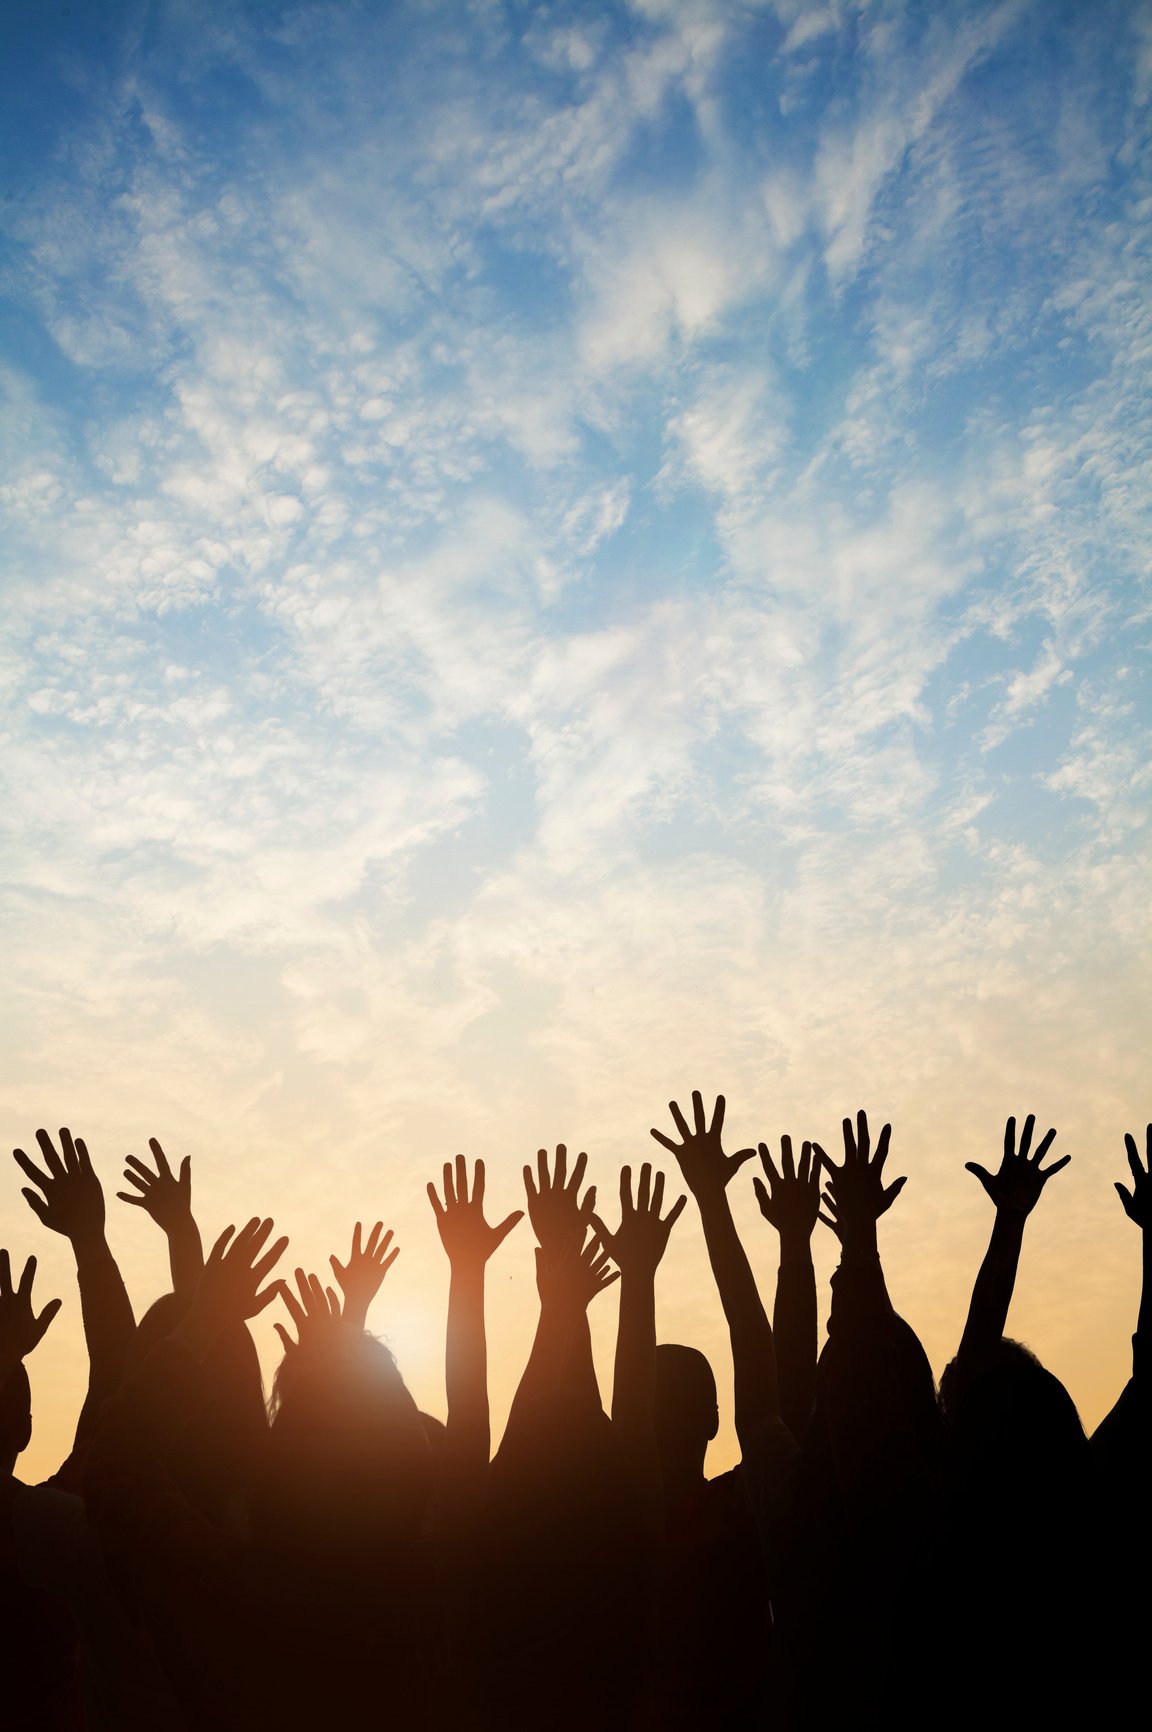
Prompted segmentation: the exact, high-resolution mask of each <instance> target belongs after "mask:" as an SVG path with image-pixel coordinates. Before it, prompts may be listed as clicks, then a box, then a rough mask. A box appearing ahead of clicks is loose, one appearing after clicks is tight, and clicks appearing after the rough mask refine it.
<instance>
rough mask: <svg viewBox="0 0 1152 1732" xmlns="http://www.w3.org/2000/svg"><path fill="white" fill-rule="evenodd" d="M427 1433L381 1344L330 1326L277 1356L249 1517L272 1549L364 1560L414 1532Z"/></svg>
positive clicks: (424, 1494) (426, 1472) (425, 1471)
mask: <svg viewBox="0 0 1152 1732" xmlns="http://www.w3.org/2000/svg"><path fill="white" fill-rule="evenodd" d="M430 1474H431V1465H430V1449H429V1442H428V1433H427V1430H426V1428H425V1424H424V1420H423V1418H422V1416H421V1414H420V1411H419V1409H418V1408H417V1406H416V1403H415V1402H414V1401H413V1399H412V1397H411V1395H410V1394H409V1393H408V1390H407V1388H406V1387H405V1384H404V1380H403V1378H402V1377H401V1375H400V1372H399V1371H398V1369H397V1367H396V1361H395V1359H394V1358H393V1357H392V1354H391V1353H390V1352H389V1351H388V1349H387V1347H385V1346H384V1344H383V1343H382V1342H380V1341H377V1340H376V1339H375V1337H374V1336H372V1335H368V1334H366V1333H365V1332H364V1331H362V1330H356V1329H343V1328H341V1329H338V1330H335V1331H333V1333H332V1334H331V1336H329V1337H328V1338H327V1339H325V1340H323V1341H321V1342H305V1344H304V1345H303V1346H302V1347H294V1348H292V1349H291V1350H290V1351H289V1352H288V1353H286V1354H285V1355H284V1358H283V1360H282V1361H281V1364H280V1369H279V1370H278V1371H277V1373H276V1383H275V1388H274V1391H273V1397H272V1429H271V1434H270V1451H269V1473H268V1476H267V1481H266V1485H265V1487H264V1489H263V1491H262V1494H261V1496H260V1498H259V1508H258V1511H257V1521H258V1528H259V1532H260V1535H261V1538H262V1539H263V1540H264V1542H265V1543H266V1544H268V1545H270V1546H272V1547H275V1548H279V1547H282V1546H284V1545H288V1546H289V1547H291V1546H303V1547H305V1548H306V1549H308V1550H309V1551H310V1552H312V1553H313V1555H315V1554H317V1553H321V1554H325V1553H326V1554H329V1555H339V1554H346V1553H348V1552H355V1553H360V1554H365V1553H367V1552H369V1551H371V1550H373V1549H374V1548H375V1549H378V1548H379V1546H380V1545H381V1544H387V1543H388V1542H392V1541H397V1540H408V1539H411V1538H413V1537H414V1536H415V1535H416V1533H417V1532H418V1531H419V1527H420V1522H421V1519H422V1517H423V1514H424V1509H425V1505H426V1503H427V1498H428V1487H429V1479H430Z"/></svg>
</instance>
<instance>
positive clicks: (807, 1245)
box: [780, 1228, 812, 1267]
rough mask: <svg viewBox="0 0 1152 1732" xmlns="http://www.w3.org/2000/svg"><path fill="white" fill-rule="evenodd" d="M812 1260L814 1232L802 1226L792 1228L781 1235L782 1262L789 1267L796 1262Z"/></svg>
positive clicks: (805, 1262) (801, 1262)
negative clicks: (806, 1230)
mask: <svg viewBox="0 0 1152 1732" xmlns="http://www.w3.org/2000/svg"><path fill="white" fill-rule="evenodd" d="M811 1261H812V1234H811V1233H810V1232H805V1231H804V1230H803V1229H802V1228H799V1229H791V1230H789V1231H788V1232H784V1233H781V1235H780V1262H781V1263H782V1264H787V1265H788V1266H789V1267H791V1266H793V1265H795V1264H805V1265H806V1264H808V1263H811Z"/></svg>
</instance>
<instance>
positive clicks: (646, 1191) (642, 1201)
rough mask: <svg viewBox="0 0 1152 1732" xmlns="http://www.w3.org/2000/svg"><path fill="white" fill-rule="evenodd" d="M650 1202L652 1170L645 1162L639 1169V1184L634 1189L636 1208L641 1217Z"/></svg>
mask: <svg viewBox="0 0 1152 1732" xmlns="http://www.w3.org/2000/svg"><path fill="white" fill-rule="evenodd" d="M651 1202H652V1168H651V1165H650V1164H649V1163H648V1162H647V1161H645V1162H644V1165H643V1166H642V1167H641V1168H640V1183H639V1185H638V1186H637V1187H636V1207H637V1209H638V1210H639V1211H640V1213H641V1214H642V1215H646V1214H647V1213H648V1209H649V1206H650V1205H651Z"/></svg>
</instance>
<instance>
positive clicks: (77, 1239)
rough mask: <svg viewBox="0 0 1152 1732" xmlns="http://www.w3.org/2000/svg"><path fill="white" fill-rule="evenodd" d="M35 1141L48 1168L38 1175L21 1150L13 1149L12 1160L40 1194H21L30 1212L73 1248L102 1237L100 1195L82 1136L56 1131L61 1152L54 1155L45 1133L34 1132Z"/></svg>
mask: <svg viewBox="0 0 1152 1732" xmlns="http://www.w3.org/2000/svg"><path fill="white" fill-rule="evenodd" d="M36 1141H37V1142H38V1143H39V1145H40V1153H41V1154H42V1155H43V1157H44V1165H45V1166H46V1167H47V1168H48V1171H47V1172H46V1173H42V1172H41V1171H40V1168H39V1167H38V1166H37V1165H36V1163H35V1162H34V1161H30V1160H29V1159H28V1156H27V1155H26V1154H25V1153H24V1150H23V1149H13V1151H12V1157H13V1159H14V1160H15V1162H16V1165H17V1166H18V1167H19V1168H20V1170H21V1172H22V1173H24V1175H25V1176H26V1177H27V1178H29V1179H31V1180H32V1183H33V1184H34V1185H38V1186H39V1188H40V1191H42V1192H43V1193H44V1194H43V1196H40V1195H39V1193H38V1192H37V1191H32V1190H29V1189H27V1188H25V1189H24V1190H23V1191H22V1192H21V1195H22V1196H23V1197H24V1199H25V1200H26V1202H27V1204H28V1207H29V1208H30V1209H31V1210H32V1213H33V1214H34V1215H36V1216H38V1217H39V1219H40V1220H41V1221H42V1222H43V1223H44V1225H45V1226H46V1227H50V1228H51V1229H52V1231H53V1232H54V1233H63V1235H64V1237H65V1238H66V1239H71V1241H72V1244H73V1246H75V1245H76V1244H77V1243H82V1242H83V1241H85V1240H92V1239H102V1238H103V1236H104V1192H103V1191H102V1190H101V1188H100V1181H99V1179H98V1178H97V1177H96V1174H95V1173H94V1172H93V1170H92V1162H91V1161H90V1160H89V1158H88V1150H87V1147H86V1145H85V1143H84V1139H83V1138H82V1137H77V1138H76V1139H75V1141H73V1138H72V1132H71V1131H70V1130H68V1129H66V1128H65V1129H63V1130H62V1131H61V1132H60V1148H61V1153H60V1154H57V1153H56V1149H55V1147H54V1145H53V1142H52V1138H51V1137H50V1136H49V1135H48V1132H47V1131H37V1132H36Z"/></svg>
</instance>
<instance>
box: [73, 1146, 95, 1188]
mask: <svg viewBox="0 0 1152 1732" xmlns="http://www.w3.org/2000/svg"><path fill="white" fill-rule="evenodd" d="M76 1164H77V1166H78V1167H79V1169H80V1171H81V1172H82V1173H83V1174H84V1176H85V1178H92V1177H94V1174H93V1172H92V1157H91V1155H90V1154H89V1153H88V1144H87V1143H86V1142H85V1141H84V1138H83V1137H77V1138H76Z"/></svg>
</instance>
